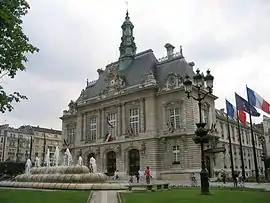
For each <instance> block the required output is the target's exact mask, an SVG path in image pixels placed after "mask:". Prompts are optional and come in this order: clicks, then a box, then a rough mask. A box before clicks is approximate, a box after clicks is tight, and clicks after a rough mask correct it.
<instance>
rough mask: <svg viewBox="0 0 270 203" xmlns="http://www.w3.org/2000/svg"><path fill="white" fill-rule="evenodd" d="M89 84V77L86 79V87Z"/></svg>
mask: <svg viewBox="0 0 270 203" xmlns="http://www.w3.org/2000/svg"><path fill="white" fill-rule="evenodd" d="M88 85H89V80H88V78H87V79H86V87H88Z"/></svg>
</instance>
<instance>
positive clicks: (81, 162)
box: [78, 156, 83, 166]
mask: <svg viewBox="0 0 270 203" xmlns="http://www.w3.org/2000/svg"><path fill="white" fill-rule="evenodd" d="M82 165H83V160H82V157H81V156H79V158H78V166H82Z"/></svg>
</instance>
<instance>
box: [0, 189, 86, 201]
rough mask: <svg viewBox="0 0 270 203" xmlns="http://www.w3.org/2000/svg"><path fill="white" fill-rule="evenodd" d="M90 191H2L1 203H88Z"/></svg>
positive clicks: (0, 192)
mask: <svg viewBox="0 0 270 203" xmlns="http://www.w3.org/2000/svg"><path fill="white" fill-rule="evenodd" d="M89 194H90V192H89V191H38V190H17V189H0V203H86V202H87V199H88V196H89Z"/></svg>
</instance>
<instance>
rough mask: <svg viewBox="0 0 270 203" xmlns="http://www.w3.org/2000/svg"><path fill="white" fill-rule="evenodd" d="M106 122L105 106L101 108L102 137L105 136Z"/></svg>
mask: <svg viewBox="0 0 270 203" xmlns="http://www.w3.org/2000/svg"><path fill="white" fill-rule="evenodd" d="M104 122H105V112H104V108H102V109H101V120H100V135H99V136H100V138H102V137H103V136H104Z"/></svg>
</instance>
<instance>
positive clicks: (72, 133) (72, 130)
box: [67, 126, 75, 144]
mask: <svg viewBox="0 0 270 203" xmlns="http://www.w3.org/2000/svg"><path fill="white" fill-rule="evenodd" d="M74 137H75V127H74V126H69V127H68V130H67V142H68V143H69V144H70V143H72V142H73V141H74Z"/></svg>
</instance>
